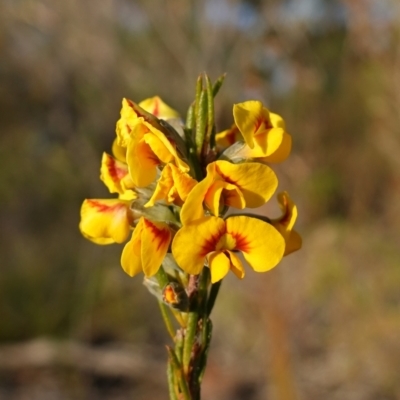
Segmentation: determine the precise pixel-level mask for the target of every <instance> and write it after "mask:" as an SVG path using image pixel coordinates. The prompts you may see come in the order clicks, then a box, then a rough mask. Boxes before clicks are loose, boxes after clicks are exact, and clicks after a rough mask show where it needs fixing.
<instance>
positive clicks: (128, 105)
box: [116, 98, 138, 147]
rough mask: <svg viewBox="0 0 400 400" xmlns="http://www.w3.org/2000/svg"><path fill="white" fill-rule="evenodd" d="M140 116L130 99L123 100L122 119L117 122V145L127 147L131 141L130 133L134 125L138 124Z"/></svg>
mask: <svg viewBox="0 0 400 400" xmlns="http://www.w3.org/2000/svg"><path fill="white" fill-rule="evenodd" d="M137 118H138V115H137V113H136V111H135V110H134V108H133V102H132V101H131V100H128V99H125V98H124V99H123V100H122V109H121V118H120V119H119V120H118V121H117V126H116V133H117V144H118V145H119V146H121V147H127V146H128V143H129V141H130V133H131V131H132V127H133V125H134V124H135V123H136V120H137Z"/></svg>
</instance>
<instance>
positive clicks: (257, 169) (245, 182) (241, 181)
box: [216, 160, 278, 208]
mask: <svg viewBox="0 0 400 400" xmlns="http://www.w3.org/2000/svg"><path fill="white" fill-rule="evenodd" d="M216 166H217V169H216V172H217V173H218V175H219V176H221V177H222V178H223V179H224V180H225V181H226V182H229V183H231V184H233V185H235V186H236V187H237V188H238V189H240V191H241V193H242V194H243V197H244V199H245V202H246V207H250V208H256V207H260V206H262V205H263V204H265V203H266V202H267V201H268V200H269V199H270V198H271V196H272V195H273V194H274V192H275V190H276V188H277V186H278V179H277V177H276V175H275V173H274V171H272V169H271V168H269V167H268V166H266V165H263V164H260V163H243V164H232V163H230V162H228V161H222V160H219V161H216ZM225 203H226V204H227V205H230V206H233V207H237V205H235V204H234V203H231V202H230V201H229V199H225ZM242 208H244V207H242Z"/></svg>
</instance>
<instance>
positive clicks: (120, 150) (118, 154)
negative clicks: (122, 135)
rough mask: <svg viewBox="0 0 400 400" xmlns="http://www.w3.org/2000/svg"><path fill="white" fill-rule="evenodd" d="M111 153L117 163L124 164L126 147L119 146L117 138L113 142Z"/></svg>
mask: <svg viewBox="0 0 400 400" xmlns="http://www.w3.org/2000/svg"><path fill="white" fill-rule="evenodd" d="M111 151H112V153H113V154H114V157H115V158H116V159H117V160H118V161H121V162H124V163H126V147H122V146H120V145H119V144H118V139H117V138H115V139H114V141H113V144H112V148H111Z"/></svg>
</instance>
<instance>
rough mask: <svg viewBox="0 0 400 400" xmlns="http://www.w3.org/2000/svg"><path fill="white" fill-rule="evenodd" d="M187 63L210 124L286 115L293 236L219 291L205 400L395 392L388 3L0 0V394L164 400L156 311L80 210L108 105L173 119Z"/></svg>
mask: <svg viewBox="0 0 400 400" xmlns="http://www.w3.org/2000/svg"><path fill="white" fill-rule="evenodd" d="M202 71H207V72H208V74H209V75H210V76H211V78H212V79H213V80H215V79H216V78H217V77H218V76H219V75H220V74H222V73H224V72H227V78H226V81H225V84H224V86H223V87H222V90H221V91H220V94H219V95H218V97H217V101H216V112H217V116H218V128H219V130H222V129H225V128H227V127H228V126H229V125H230V124H231V123H232V104H233V103H237V102H242V101H244V100H247V99H260V100H262V101H263V102H264V103H265V104H266V105H267V107H268V108H270V109H271V110H273V111H274V112H276V113H278V114H281V115H282V116H283V117H284V118H285V120H286V124H287V128H288V131H289V133H291V135H292V137H293V141H294V147H293V151H292V154H291V156H290V158H289V159H288V160H287V161H286V162H284V163H283V164H281V165H276V166H274V169H275V170H276V171H277V174H278V176H279V178H280V189H281V190H288V192H289V193H290V195H291V196H292V198H293V199H294V201H295V202H296V203H297V204H298V208H299V220H298V222H297V230H298V231H299V232H300V233H301V234H302V236H303V241H304V247H303V249H302V250H301V251H299V252H297V253H294V254H292V255H290V256H288V257H287V258H285V260H284V261H283V262H282V263H281V265H280V266H279V268H276V269H275V270H273V271H271V272H269V273H267V274H254V273H250V272H249V273H248V274H247V275H246V278H245V279H244V280H243V281H238V280H237V279H236V278H235V277H233V276H232V277H229V278H228V279H226V281H225V282H224V283H223V285H222V289H221V295H220V299H219V302H218V304H217V306H216V308H215V311H214V314H213V321H214V339H213V344H212V348H211V353H210V357H209V367H208V370H207V373H206V375H205V379H204V384H203V386H204V388H203V393H204V399H207V400H240V399H243V400H265V399H271V400H292V399H293V400H294V399H296V400H297V399H300V400H314V399H315V400H317V399H318V400H320V399H324V400H335V399H338V400H339V399H340V400H343V399H344V400H347V399H348V400H398V399H400V379H399V377H400V340H399V338H400V253H399V247H400V246H399V245H400V234H399V232H400V206H399V204H400V193H399V192H400V4H399V3H398V1H397V0H392V1H391V0H380V1H379V2H378V1H373V0H275V1H274V0H270V1H262V0H243V1H241V0H201V1H194V0H191V1H184V0H169V1H166V0H159V1H156V0H146V1H145V0H104V1H101V2H100V1H78V0H69V1H65V2H54V1H50V0H0V128H1V131H0V132H1V133H0V160H1V168H0V204H1V208H0V235H1V241H0V264H1V269H0V399H1V400H5V399H7V400H8V399H10V400H20V399H24V400H25V399H26V400H27V399H34V400H36V399H37V400H39V399H40V400H46V399H48V400H59V399H60V400H69V399H74V400H75V399H76V400H80V399H95V400H96V399H99V400H100V399H101V400H103V399H110V400H111V399H113V400H115V399H117V400H124V399H155V400H157V399H166V398H167V392H166V378H165V373H164V368H165V367H164V365H165V361H166V352H165V348H164V344H166V343H168V337H167V335H166V334H165V333H164V327H163V326H162V321H161V318H160V316H159V311H158V308H157V304H156V301H155V300H154V298H152V297H151V296H150V295H149V294H148V293H147V291H146V289H145V287H144V286H143V285H142V282H141V279H140V278H136V279H130V278H129V277H128V276H127V275H125V274H124V272H123V271H122V269H121V267H120V264H119V258H120V252H121V250H122V247H121V246H118V245H114V246H104V247H101V246H96V245H94V244H93V243H91V242H88V241H86V240H85V239H83V238H82V236H81V235H80V233H79V231H78V222H79V209H80V205H81V203H82V201H83V199H84V198H106V197H110V195H109V194H108V192H107V190H106V189H105V187H104V186H103V184H102V183H101V182H100V180H99V179H98V177H99V166H100V159H101V154H102V152H103V151H110V146H111V143H112V141H113V139H114V135H115V133H114V132H115V123H116V121H117V119H118V118H119V111H120V107H121V100H122V98H123V97H128V98H130V99H132V100H134V101H137V102H138V101H140V100H142V99H145V98H148V97H151V96H154V95H156V94H158V95H160V96H161V97H162V98H163V99H164V100H165V101H166V102H167V103H168V104H170V105H171V106H172V107H174V108H175V109H177V110H179V111H180V113H181V115H183V116H184V115H185V113H186V108H187V106H188V105H189V103H190V102H191V101H192V99H193V94H194V85H195V80H196V78H197V76H198V74H199V73H201V72H202ZM268 212H269V213H270V214H269V215H271V216H275V215H278V214H279V211H278V208H277V207H276V205H273V206H271V209H270V210H268Z"/></svg>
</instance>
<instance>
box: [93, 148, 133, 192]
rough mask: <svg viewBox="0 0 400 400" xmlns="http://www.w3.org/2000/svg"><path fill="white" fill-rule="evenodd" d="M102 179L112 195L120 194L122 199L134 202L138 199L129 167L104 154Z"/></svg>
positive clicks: (101, 170) (101, 171)
mask: <svg viewBox="0 0 400 400" xmlns="http://www.w3.org/2000/svg"><path fill="white" fill-rule="evenodd" d="M100 179H101V180H102V181H103V182H104V184H105V185H106V186H107V188H108V190H109V191H110V193H118V194H119V198H120V199H125V200H133V199H135V198H137V195H136V193H135V191H134V190H132V189H133V188H134V185H133V182H132V179H131V177H130V176H129V171H128V166H127V165H126V164H125V163H123V162H121V161H118V160H116V159H115V158H114V157H111V156H110V155H109V154H107V153H103V157H102V159H101V168H100Z"/></svg>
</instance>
